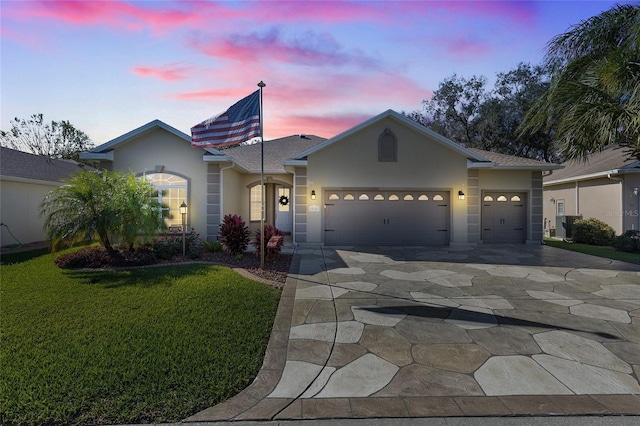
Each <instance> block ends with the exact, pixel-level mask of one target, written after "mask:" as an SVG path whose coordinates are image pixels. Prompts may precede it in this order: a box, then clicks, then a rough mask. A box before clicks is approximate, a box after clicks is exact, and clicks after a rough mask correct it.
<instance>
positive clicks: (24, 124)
mask: <svg viewBox="0 0 640 426" xmlns="http://www.w3.org/2000/svg"><path fill="white" fill-rule="evenodd" d="M0 144H2V146H4V147H7V148H12V149H17V150H20V151H27V152H31V153H33V154H37V155H44V156H46V157H54V158H64V159H68V160H76V161H77V160H78V159H79V153H80V152H83V151H88V150H89V149H91V148H92V147H93V142H91V139H90V138H89V136H87V135H86V134H85V133H84V132H83V131H81V130H78V129H76V128H75V127H74V126H73V125H72V124H71V123H70V122H69V121H65V120H62V121H51V123H46V122H45V121H44V117H43V115H42V114H33V115H32V116H31V117H29V118H28V119H20V118H14V119H13V120H11V130H9V131H8V132H5V131H0Z"/></svg>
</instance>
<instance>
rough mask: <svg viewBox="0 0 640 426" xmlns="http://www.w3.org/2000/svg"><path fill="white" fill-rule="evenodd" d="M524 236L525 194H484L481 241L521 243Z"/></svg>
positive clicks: (525, 217) (525, 227)
mask: <svg viewBox="0 0 640 426" xmlns="http://www.w3.org/2000/svg"><path fill="white" fill-rule="evenodd" d="M526 235H527V208H526V193H521V192H486V193H485V194H484V195H483V202H482V241H483V242H485V243H523V242H525V241H526Z"/></svg>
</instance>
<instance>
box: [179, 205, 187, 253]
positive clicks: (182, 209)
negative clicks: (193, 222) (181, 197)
mask: <svg viewBox="0 0 640 426" xmlns="http://www.w3.org/2000/svg"><path fill="white" fill-rule="evenodd" d="M180 214H181V215H182V256H183V257H184V255H185V253H186V245H185V218H186V217H187V203H185V202H184V201H183V202H182V204H180Z"/></svg>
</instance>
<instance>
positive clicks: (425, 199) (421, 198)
mask: <svg viewBox="0 0 640 426" xmlns="http://www.w3.org/2000/svg"><path fill="white" fill-rule="evenodd" d="M418 201H429V197H427V196H426V195H424V194H422V195H421V196H419V197H418Z"/></svg>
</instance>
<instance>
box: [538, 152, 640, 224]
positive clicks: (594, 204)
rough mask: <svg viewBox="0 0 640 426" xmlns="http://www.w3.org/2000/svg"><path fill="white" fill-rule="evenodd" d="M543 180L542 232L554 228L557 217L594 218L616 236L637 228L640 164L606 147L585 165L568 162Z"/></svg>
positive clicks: (638, 220) (639, 221)
mask: <svg viewBox="0 0 640 426" xmlns="http://www.w3.org/2000/svg"><path fill="white" fill-rule="evenodd" d="M563 166H564V169H562V170H558V171H556V172H553V173H552V174H549V175H547V176H545V177H544V217H545V231H548V230H550V229H556V230H557V229H558V228H557V217H558V216H582V218H583V219H588V218H596V219H599V220H601V221H603V222H605V223H608V224H609V225H611V227H612V228H613V229H614V230H615V231H616V235H620V234H622V233H623V232H624V231H626V230H630V229H640V216H639V214H638V213H639V212H638V203H639V201H640V161H638V160H637V159H629V158H628V157H627V155H625V153H624V150H623V149H620V148H617V147H613V146H611V147H608V148H606V149H604V150H603V151H601V152H597V153H594V154H591V155H590V156H589V157H588V158H587V160H586V162H582V161H571V162H567V163H564V164H563Z"/></svg>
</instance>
